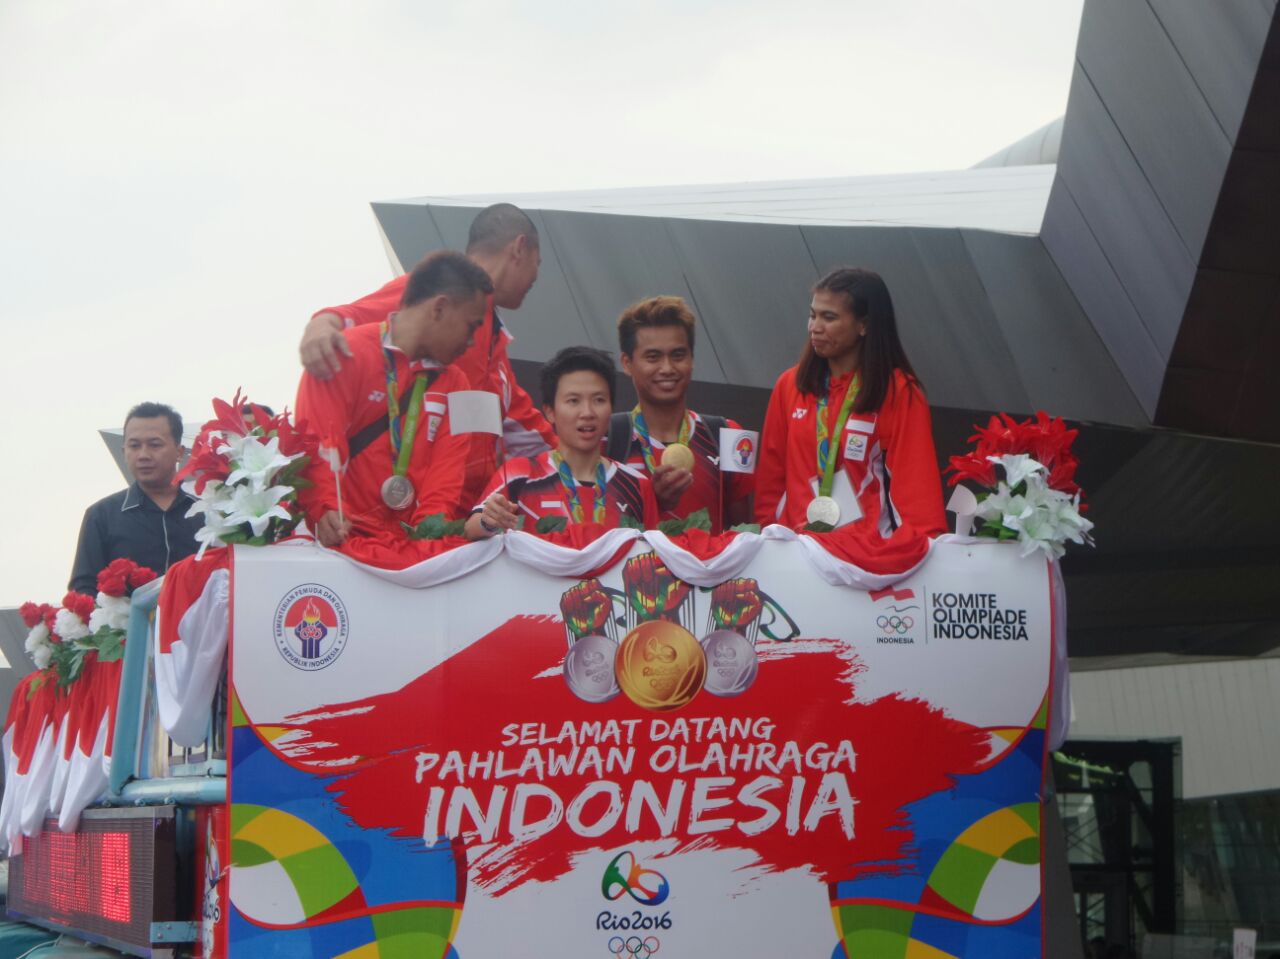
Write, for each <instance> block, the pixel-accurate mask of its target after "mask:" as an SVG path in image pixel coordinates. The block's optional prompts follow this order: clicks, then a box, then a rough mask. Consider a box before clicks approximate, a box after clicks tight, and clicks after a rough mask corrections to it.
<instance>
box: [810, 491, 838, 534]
mask: <svg viewBox="0 0 1280 959" xmlns="http://www.w3.org/2000/svg"><path fill="white" fill-rule="evenodd" d="M804 516H805V519H807V520H808V521H809V522H810V523H826V524H827V525H828V526H833V527H834V526H835V525H836V524H837V523H839V522H840V504H839V503H837V502H836V501H835V500H834V499H832V498H831V497H830V496H815V497H814V498H813V499H811V500H810V501H809V507H808V509H806V510H805V511H804Z"/></svg>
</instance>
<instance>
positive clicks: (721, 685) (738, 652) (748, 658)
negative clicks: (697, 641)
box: [702, 629, 760, 696]
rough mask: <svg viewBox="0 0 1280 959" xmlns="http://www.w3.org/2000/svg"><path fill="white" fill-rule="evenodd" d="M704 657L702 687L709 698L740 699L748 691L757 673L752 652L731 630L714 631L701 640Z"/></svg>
mask: <svg viewBox="0 0 1280 959" xmlns="http://www.w3.org/2000/svg"><path fill="white" fill-rule="evenodd" d="M702 651H703V653H704V655H705V656H706V657H707V680H706V684H705V685H704V686H703V687H702V688H703V689H705V690H706V691H707V692H709V693H711V695H713V696H740V695H742V694H743V693H745V692H746V691H747V690H748V689H750V688H751V684H752V683H754V682H755V681H756V673H757V672H758V671H759V669H760V664H759V660H757V659H756V648H755V646H754V645H752V643H751V641H750V640H749V639H747V638H746V637H745V636H743V635H741V634H740V633H735V632H734V631H733V630H732V629H717V630H716V631H715V632H714V633H711V634H710V635H707V636H704V637H703V638H702Z"/></svg>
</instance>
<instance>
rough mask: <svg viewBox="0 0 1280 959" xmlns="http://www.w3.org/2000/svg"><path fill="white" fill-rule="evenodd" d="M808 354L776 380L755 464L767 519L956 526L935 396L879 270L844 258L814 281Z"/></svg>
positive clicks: (938, 528) (792, 523)
mask: <svg viewBox="0 0 1280 959" xmlns="http://www.w3.org/2000/svg"><path fill="white" fill-rule="evenodd" d="M808 332H809V336H808V339H807V340H806V342H805V346H804V350H803V351H802V352H801V355H800V362H799V363H798V364H796V365H795V366H793V367H792V368H791V369H789V370H787V371H786V372H784V373H783V374H782V375H781V376H780V377H779V378H778V382H777V383H776V384H775V386H774V388H773V396H772V397H771V398H770V400H769V410H768V413H767V414H766V415H765V424H764V435H763V437H762V438H761V443H760V458H759V463H758V465H757V467H756V506H755V511H756V519H757V521H758V522H760V523H762V524H767V523H781V524H782V525H784V526H789V527H791V528H793V529H803V528H804V527H806V526H808V525H810V524H814V523H817V524H823V525H819V526H818V527H817V528H818V529H826V528H839V527H844V526H847V525H848V524H850V523H857V524H858V525H859V526H860V527H862V528H863V529H868V530H877V531H878V532H879V533H880V535H881V536H883V537H888V536H890V535H892V533H893V531H894V530H896V529H897V528H898V527H900V526H904V525H909V526H911V527H913V528H914V529H915V530H917V531H919V532H922V533H928V534H931V535H932V534H937V533H941V532H943V531H944V530H945V519H944V515H943V509H942V483H941V480H940V478H939V473H938V459H937V454H936V453H935V452H934V447H933V429H932V424H931V421H930V417H929V405H928V403H927V402H926V401H925V398H924V392H923V390H922V388H921V385H920V381H919V378H918V377H917V376H916V374H915V371H914V370H913V369H912V368H911V361H910V360H908V359H907V354H906V351H905V350H903V348H902V342H901V340H899V339H898V325H897V319H896V317H895V316H894V311H893V300H892V299H891V298H890V296H889V289H888V287H887V286H885V282H884V280H883V279H881V278H880V276H879V274H876V273H873V272H871V271H870V270H861V269H854V268H852V267H842V268H840V269H837V270H833V271H831V272H830V273H828V274H827V275H826V276H824V277H823V278H822V279H821V280H819V281H818V283H817V284H816V285H815V286H814V288H813V295H812V299H811V301H810V305H809V325H808Z"/></svg>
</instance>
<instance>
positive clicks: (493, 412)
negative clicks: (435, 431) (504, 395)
mask: <svg viewBox="0 0 1280 959" xmlns="http://www.w3.org/2000/svg"><path fill="white" fill-rule="evenodd" d="M449 431H450V432H451V433H453V434H454V435H455V436H456V435H457V434H459V433H492V434H493V435H494V436H501V435H502V407H501V405H500V404H499V402H498V394H497V393H490V392H488V391H487V390H455V391H453V392H452V393H450V394H449Z"/></svg>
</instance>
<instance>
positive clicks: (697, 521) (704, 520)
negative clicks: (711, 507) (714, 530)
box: [684, 509, 711, 533]
mask: <svg viewBox="0 0 1280 959" xmlns="http://www.w3.org/2000/svg"><path fill="white" fill-rule="evenodd" d="M684 528H685V530H686V531H688V530H691V529H700V530H702V531H703V532H704V533H710V532H711V514H710V513H709V512H707V510H706V509H699V510H694V511H693V512H692V513H690V514H689V515H688V516H687V517H686V518H685V526H684Z"/></svg>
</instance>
